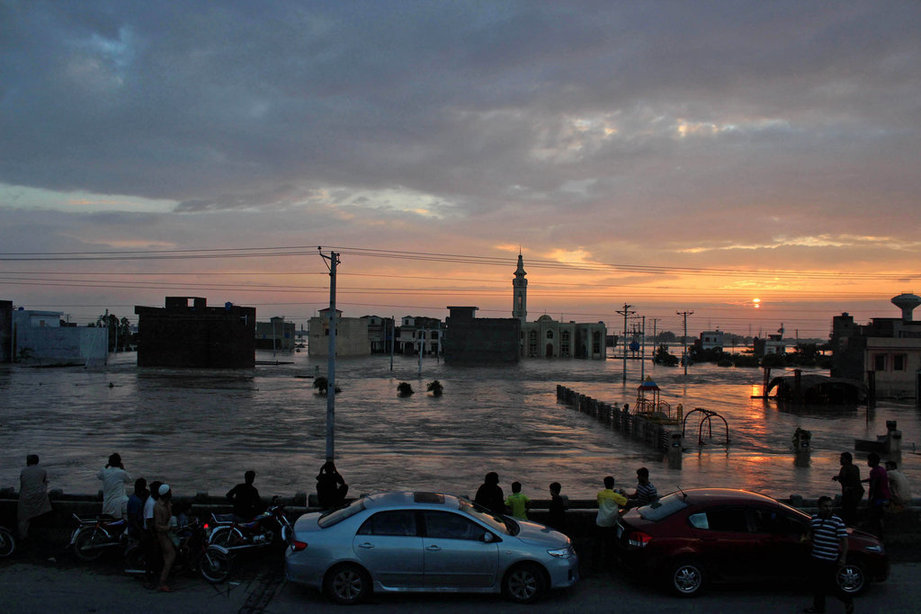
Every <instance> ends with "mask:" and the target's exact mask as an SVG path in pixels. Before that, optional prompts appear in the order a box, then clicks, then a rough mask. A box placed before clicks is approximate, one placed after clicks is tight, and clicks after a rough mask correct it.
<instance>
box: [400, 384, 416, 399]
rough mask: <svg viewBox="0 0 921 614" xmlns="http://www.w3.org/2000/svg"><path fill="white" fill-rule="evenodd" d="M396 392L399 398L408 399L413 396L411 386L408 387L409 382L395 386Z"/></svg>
mask: <svg viewBox="0 0 921 614" xmlns="http://www.w3.org/2000/svg"><path fill="white" fill-rule="evenodd" d="M397 392H398V393H399V394H400V396H401V397H408V396H409V395H411V394H413V392H414V391H413V387H412V385H410V383H409V382H400V383H399V384H398V385H397Z"/></svg>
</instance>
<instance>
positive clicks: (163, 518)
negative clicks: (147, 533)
mask: <svg viewBox="0 0 921 614" xmlns="http://www.w3.org/2000/svg"><path fill="white" fill-rule="evenodd" d="M159 494H160V498H159V499H158V500H157V504H156V505H155V506H154V531H155V532H156V534H157V543H158V544H159V546H160V552H162V553H163V571H161V572H160V586H159V588H158V589H157V590H159V591H160V592H163V593H170V592H172V589H171V588H170V587H169V585H168V584H167V583H166V580H167V578H168V577H169V572H170V569H171V568H172V566H173V561H175V560H176V547H175V546H173V542H172V540H171V539H170V538H169V531H170V524H169V519H170V517H171V516H172V515H173V491H172V490H170V487H169V484H161V485H160V489H159Z"/></svg>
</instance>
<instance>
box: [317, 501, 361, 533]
mask: <svg viewBox="0 0 921 614" xmlns="http://www.w3.org/2000/svg"><path fill="white" fill-rule="evenodd" d="M363 509H365V500H364V499H356V500H354V501H352V503H351V504H350V505H348V506H346V507H340V508H339V509H337V510H334V511H332V512H330V513H328V514H323V515H322V516H320V519H319V520H317V524H318V525H320V528H321V529H325V528H327V527H331V526H333V525H334V524H338V523H340V522H342V521H343V520H345V519H346V518H349V517H351V516H354V515H355V514H357V513H358V512H360V511H361V510H363Z"/></svg>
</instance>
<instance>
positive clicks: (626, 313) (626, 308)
mask: <svg viewBox="0 0 921 614" xmlns="http://www.w3.org/2000/svg"><path fill="white" fill-rule="evenodd" d="M631 307H633V305H628V304H627V303H624V309H623V311H618V312H617V313H619V314H621V315H622V316H624V338H623V339H622V340H621V343H622V345H623V346H624V383H625V384H626V383H627V316H630V315H633V314H634V313H636V312H635V311H630V308H631Z"/></svg>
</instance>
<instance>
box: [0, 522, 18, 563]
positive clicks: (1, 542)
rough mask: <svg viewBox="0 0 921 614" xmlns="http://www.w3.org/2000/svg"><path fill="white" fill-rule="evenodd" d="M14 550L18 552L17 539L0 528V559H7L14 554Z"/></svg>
mask: <svg viewBox="0 0 921 614" xmlns="http://www.w3.org/2000/svg"><path fill="white" fill-rule="evenodd" d="M14 550H16V538H14V537H13V534H12V533H10V532H9V531H7V530H6V529H4V528H3V527H0V558H2V559H5V558H6V557H8V556H10V555H11V554H13V551H14Z"/></svg>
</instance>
